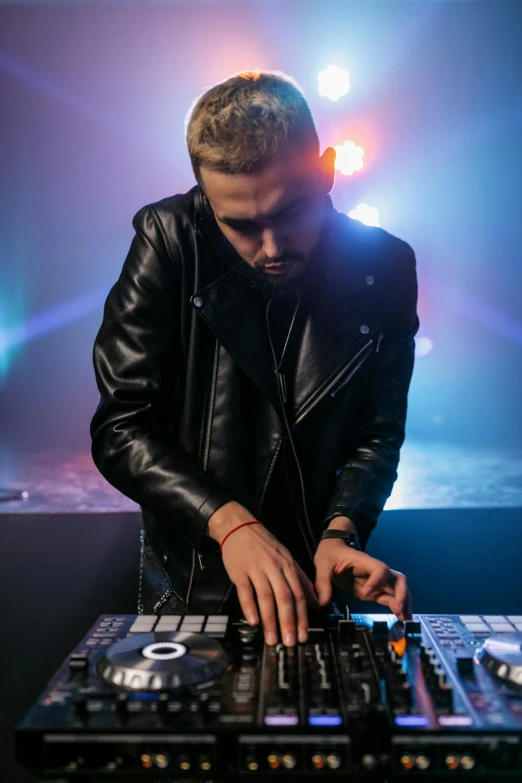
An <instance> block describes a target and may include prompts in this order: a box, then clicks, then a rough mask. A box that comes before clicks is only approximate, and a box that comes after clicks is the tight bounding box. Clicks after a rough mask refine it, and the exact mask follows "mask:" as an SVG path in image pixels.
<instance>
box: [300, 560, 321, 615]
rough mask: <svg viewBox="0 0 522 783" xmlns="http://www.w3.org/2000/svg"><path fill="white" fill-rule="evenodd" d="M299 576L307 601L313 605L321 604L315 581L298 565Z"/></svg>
mask: <svg viewBox="0 0 522 783" xmlns="http://www.w3.org/2000/svg"><path fill="white" fill-rule="evenodd" d="M297 578H298V579H299V581H300V583H301V587H302V589H303V592H304V595H305V598H306V601H307V603H309V604H311V606H315V607H317V606H319V601H318V599H317V593H316V592H315V587H314V586H313V583H312V582H311V581H310V580H309V579H308V577H307V575H306V574H305V572H304V571H303V569H302V568H300V567H299V566H297Z"/></svg>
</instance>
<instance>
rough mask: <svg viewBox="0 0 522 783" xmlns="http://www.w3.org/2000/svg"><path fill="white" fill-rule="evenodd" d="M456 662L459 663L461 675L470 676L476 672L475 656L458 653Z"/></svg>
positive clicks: (458, 667) (458, 668)
mask: <svg viewBox="0 0 522 783" xmlns="http://www.w3.org/2000/svg"><path fill="white" fill-rule="evenodd" d="M455 662H456V664H457V670H458V673H459V674H460V675H461V676H463V677H469V676H473V675H474V674H475V668H474V666H473V658H471V657H470V656H469V655H457V657H456V659H455Z"/></svg>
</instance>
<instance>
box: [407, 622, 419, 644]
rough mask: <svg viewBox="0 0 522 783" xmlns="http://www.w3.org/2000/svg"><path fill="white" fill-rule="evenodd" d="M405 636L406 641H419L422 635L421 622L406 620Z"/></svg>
mask: <svg viewBox="0 0 522 783" xmlns="http://www.w3.org/2000/svg"><path fill="white" fill-rule="evenodd" d="M404 636H405V637H406V643H409V644H411V643H412V642H413V643H415V642H419V641H420V636H421V624H420V622H419V621H418V620H406V622H405V623H404Z"/></svg>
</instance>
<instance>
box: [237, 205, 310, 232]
mask: <svg viewBox="0 0 522 783" xmlns="http://www.w3.org/2000/svg"><path fill="white" fill-rule="evenodd" d="M303 211H304V210H303V208H302V207H301V208H300V209H294V210H292V212H286V213H285V214H284V215H281V217H280V218H279V219H278V220H276V221H274V223H275V224H276V225H277V224H278V223H279V224H281V223H289V222H292V221H293V220H296V219H299V218H300V217H301V214H302V213H303ZM228 225H229V226H230V228H232V229H234V231H238V232H239V233H240V234H257V233H259V231H261V226H260V224H259V223H229V224H228Z"/></svg>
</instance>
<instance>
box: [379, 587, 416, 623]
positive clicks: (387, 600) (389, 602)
mask: <svg viewBox="0 0 522 783" xmlns="http://www.w3.org/2000/svg"><path fill="white" fill-rule="evenodd" d="M394 601H395V597H394V596H391V595H384V594H381V595H379V596H377V598H375V602H376V603H378V604H381V606H387V607H388V608H389V609H390V611H391V612H393V614H394V615H395V616H396V617H397V619H398V620H400V621H401V623H403V622H405V621H406V620H408V619H409V618H408V617H407V616H406V613H405V612H404V611H399V612H396V611H395V610H394V608H393V604H394Z"/></svg>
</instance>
